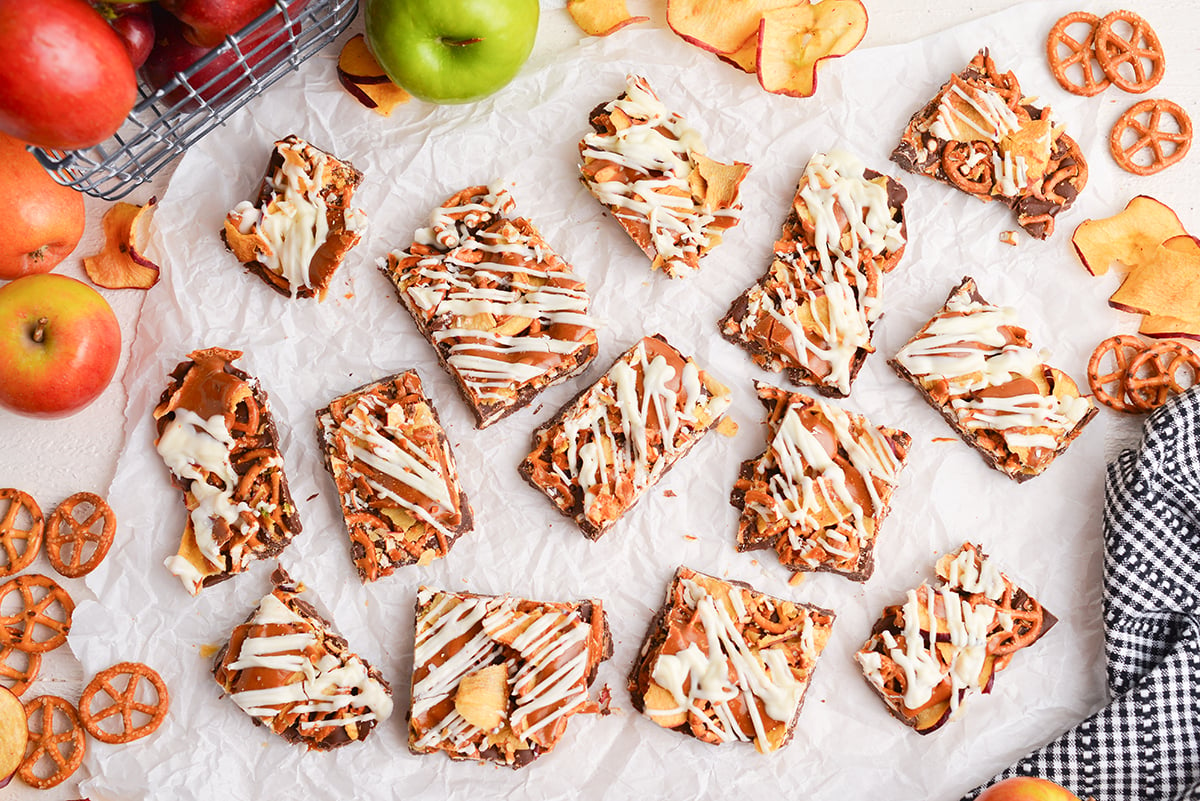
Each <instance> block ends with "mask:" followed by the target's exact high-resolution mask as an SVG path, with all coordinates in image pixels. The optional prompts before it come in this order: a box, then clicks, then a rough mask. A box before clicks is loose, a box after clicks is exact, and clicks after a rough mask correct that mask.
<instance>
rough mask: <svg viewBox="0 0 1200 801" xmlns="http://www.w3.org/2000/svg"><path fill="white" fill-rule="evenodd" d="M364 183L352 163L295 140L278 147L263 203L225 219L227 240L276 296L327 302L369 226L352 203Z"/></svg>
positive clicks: (245, 205)
mask: <svg viewBox="0 0 1200 801" xmlns="http://www.w3.org/2000/svg"><path fill="white" fill-rule="evenodd" d="M362 179H363V175H362V173H361V172H359V171H358V170H357V169H355V168H354V165H352V164H351V163H350V162H348V161H343V160H341V159H339V158H337V157H335V156H334V155H333V154H331V153H327V152H325V151H324V150H321V149H319V148H317V147H314V146H313V145H312V144H310V143H308V142H306V141H305V140H303V139H301V138H300V137H298V136H296V135H295V134H292V135H290V136H287V137H285V138H283V139H280V140H279V141H277V142H276V143H275V147H274V149H273V150H272V151H271V157H270V159H269V160H268V162H267V169H266V173H265V174H264V176H263V179H262V182H261V183H260V184H259V188H258V194H257V196H256V197H255V199H254V200H253V201H248V200H247V201H242V202H241V203H239V204H238V205H237V206H236V207H235V208H234V209H232V210H231V211H230V212H229V213H228V214H227V215H226V216H225V226H224V228H223V229H222V231H221V238H222V239H223V240H224V242H225V246H226V247H227V248H228V249H229V250H230V251H231V252H232V253H233V254H234V256H236V257H237V260H238V261H240V262H242V264H243V265H245V267H246V269H247V270H248V271H249V272H251V273H253V274H254V275H257V276H258V277H259V278H261V279H262V280H263V281H265V282H266V283H267V286H269V287H271V288H272V289H274V290H275V291H276V292H278V293H280V294H281V295H287V296H290V297H300V298H311V297H314V296H315V297H316V298H317V299H318V300H324V299H325V293H326V292H327V291H328V290H329V284H330V282H331V281H332V280H333V274H334V273H335V272H337V269H338V267H339V266H341V264H342V260H343V259H345V257H346V254H347V253H348V252H349V251H350V249H351V248H353V247H354V246H355V245H357V244H358V242H359V239H360V236H361V231H362V228H363V227H364V226H365V225H366V215H365V214H363V212H362V210H361V209H357V208H353V207H351V205H350V204H351V202H352V201H353V198H354V190H355V189H356V188H357V187H358V185H359V184H360V183H362Z"/></svg>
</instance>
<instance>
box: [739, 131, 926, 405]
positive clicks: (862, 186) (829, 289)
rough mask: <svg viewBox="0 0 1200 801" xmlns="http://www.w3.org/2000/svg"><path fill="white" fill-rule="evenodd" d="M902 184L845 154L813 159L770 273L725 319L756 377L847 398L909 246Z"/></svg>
mask: <svg viewBox="0 0 1200 801" xmlns="http://www.w3.org/2000/svg"><path fill="white" fill-rule="evenodd" d="M907 197H908V193H907V192H906V191H905V189H904V187H903V186H901V185H900V184H899V183H898V182H897V181H895V180H893V179H892V178H889V177H888V176H886V175H881V174H879V173H877V172H875V171H873V170H869V169H867V168H865V167H864V166H863V164H862V163H861V162H860V161H859V160H858V159H857V158H856V157H855V156H853V155H851V154H849V153H846V152H844V151H832V152H830V153H828V154H825V153H817V154H815V155H814V156H813V157H812V159H810V160H809V163H808V166H807V167H806V168H805V170H804V175H803V176H802V177H801V178H800V182H799V185H798V186H797V187H796V195H795V197H794V198H793V200H792V208H791V210H790V212H789V213H788V217H787V219H786V220H785V221H784V224H783V230H782V231H781V233H780V235H779V239H778V240H777V241H776V242H775V246H774V257H773V260H772V262H771V266H770V267H769V268H768V269H767V272H766V273H765V274H764V275H763V276H762V277H761V278H760V279H759V280H758V281H757V282H756V283H755V284H754V285H753V286H751V287H750V288H748V289H747V290H746V291H745V292H743V293H742V294H741V295H740V296H739V297H738V298H737V299H736V300H735V301H734V302H733V303H732V305H731V306H730V308H729V311H728V312H727V313H726V314H725V317H724V318H722V319H721V322H720V324H719V325H720V330H721V335H722V336H723V337H725V339H727V340H729V341H730V342H732V343H733V344H735V345H737V346H739V347H741V348H743V349H745V350H746V351H747V352H748V353H749V354H750V358H751V359H752V360H753V361H754V363H755V364H757V365H758V366H759V367H761V368H763V369H764V370H770V371H772V372H776V373H778V372H783V373H784V374H785V375H786V376H787V377H788V379H789V380H790V381H791V382H792V383H794V384H807V385H812V386H813V387H815V388H816V390H817V391H818V392H820V393H821V394H822V395H826V396H829V397H846V396H847V395H848V394H849V393H850V387H851V384H852V383H853V381H854V378H855V376H857V375H858V371H859V370H860V369H861V368H862V365H863V362H864V361H865V360H866V358H867V354H869V353H873V352H874V351H875V348H874V346H873V345H872V344H871V329H872V327H873V326H874V324H875V321H876V320H878V319H879V317H880V315H881V312H882V307H881V305H880V290H881V284H882V276H883V274H884V273H886V272H889V271H891V270H892V269H894V268H895V267H896V265H897V264H898V263H899V261H900V257H901V256H902V255H903V253H904V246H905V234H906V231H905V225H904V201H905V199H906V198H907Z"/></svg>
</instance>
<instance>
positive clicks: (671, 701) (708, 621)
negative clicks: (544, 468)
mask: <svg viewBox="0 0 1200 801" xmlns="http://www.w3.org/2000/svg"><path fill="white" fill-rule="evenodd" d="M833 620H834V613H833V612H831V611H829V610H828V609H821V608H819V607H816V606H809V605H807V604H800V603H796V602H794V601H788V600H785V599H783V598H776V597H774V596H771V595H767V594H765V593H762V592H759V591H757V590H755V589H753V588H751V587H750V586H748V585H746V584H742V583H740V582H731V581H725V580H722V579H719V578H716V577H714V576H707V575H705V574H703V573H697V572H696V571H694V570H690V569H688V568H686V567H680V568H679V570H678V571H677V572H676V573H675V578H674V579H673V580H672V581H671V584H670V586H669V587H668V589H667V598H666V601H665V603H664V605H663V607H662V608H661V609H660V610H659V612H658V614H657V616H656V617H655V618H654V621H653V622H652V623H651V624H650V630H649V632H648V633H647V635H646V639H645V641H644V643H643V644H642V650H641V652H640V655H639V656H638V659H637V661H636V662H635V663H634V666H633V670H632V671H631V672H630V674H629V694H630V696H631V697H632V700H633V705H634V707H636V708H637V709H638V711H640V712H642V713H644V714H645V715H646V716H647V717H649V718H650V719H651V720H653V721H654V722H655V723H657V724H658V725H660V726H662V727H663V728H667V729H675V730H676V731H679V732H682V733H684V734H688V735H691V736H693V737H696V738H697V739H700V740H703V741H704V742H707V743H712V744H713V745H721V744H722V743H727V742H733V741H740V742H753V743H754V745H755V747H756V748H757V749H758V750H759V752H761V753H769V752H771V751H776V750H778V749H779V748H782V747H783V746H784V745H786V744H787V742H788V741H789V740H790V739H791V737H792V733H793V731H794V730H795V727H796V721H797V719H798V718H799V715H800V707H801V705H802V704H803V703H804V694H805V692H806V691H807V689H808V685H809V682H810V681H811V679H812V674H813V670H814V669H815V668H816V664H817V659H818V657H820V655H821V651H822V650H823V649H824V648H825V643H826V642H827V641H828V639H829V633H830V631H831V629H832V628H833Z"/></svg>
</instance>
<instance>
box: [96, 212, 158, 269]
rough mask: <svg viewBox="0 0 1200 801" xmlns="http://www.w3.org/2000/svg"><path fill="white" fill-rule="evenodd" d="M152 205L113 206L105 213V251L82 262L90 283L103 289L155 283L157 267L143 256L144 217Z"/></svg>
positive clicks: (103, 222) (103, 223)
mask: <svg viewBox="0 0 1200 801" xmlns="http://www.w3.org/2000/svg"><path fill="white" fill-rule="evenodd" d="M154 203H155V199H154V198H150V202H148V203H147V204H146V205H144V206H138V205H135V204H133V203H124V202H117V203H114V204H113V206H112V208H110V209H109V210H108V211H107V212H105V214H104V220H103V221H102V223H101V224H102V225H103V227H104V249H103V250H101V251H100V252H99V253H97V254H96V255H94V256H88V257H86V258H84V260H83V269H84V271H85V272H86V273H87V276H88V278H90V279H92V283H93V284H95V285H96V286H101V287H104V288H105V289H149V288H150V287H152V286H154V285H155V284H157V283H158V277H159V275H158V265H157V264H155V263H154V262H152V261H150V260H149V259H147V258H146V257H145V256H143V255H142V253H143V252H144V251H145V245H144V244H142V242H141V240H142V238H143V237H144V235H145V233H144V226H143V224H144V222H145V220H144V218H143V215H144V214H145V213H146V212H147V211H148V210H149V209H150V207H151V206H153V205H154Z"/></svg>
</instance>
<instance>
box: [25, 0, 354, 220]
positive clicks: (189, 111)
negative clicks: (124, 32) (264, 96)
mask: <svg viewBox="0 0 1200 801" xmlns="http://www.w3.org/2000/svg"><path fill="white" fill-rule="evenodd" d="M357 11H358V0H307V2H305V0H286V1H285V0H275V7H274V8H272V9H271V10H269V11H267V12H266V13H265V14H263V15H262V16H260V17H259V18H258V19H256V20H255V21H254V22H252V23H250V24H249V25H248V26H246V27H245V28H244V29H243V30H241V31H239V32H238V34H237V35H236V36H229V37H226V39H225V41H224V42H223V43H222V44H221V45H219V46H218V47H216V48H215V49H213V51H212V52H210V53H208V54H207V55H205V56H204V57H203V58H202V59H200V60H199V61H197V62H196V63H195V64H193V65H192V66H190V67H188V68H187V69H186V70H185V71H183V72H180V73H177V74H176V75H175V77H173V78H172V79H171V80H170V81H168V82H167V83H166V84H164V85H163V86H161V87H159V88H157V89H155V88H154V87H151V86H150V85H149V84H148V83H146V81H145V80H144V78H141V77H140V78H139V83H138V93H139V96H140V99H139V101H138V102H137V104H136V105H135V106H134V107H133V111H131V112H130V114H129V118H128V119H127V120H126V121H125V123H124V124H123V125H122V126H121V129H120V130H119V131H117V133H116V134H114V135H113V136H112V137H110V138H109V139H108V140H106V141H104V142H101V143H100V144H98V145H94V146H92V147H89V148H86V149H82V150H70V151H58V150H43V149H40V148H39V149H35V150H34V151H33V152H34V155H35V156H37V158H38V160H39V161H40V162H41V163H42V166H43V167H45V168H46V170H47V171H49V172H50V174H51V175H52V176H53V177H54V179H55V180H56V181H58V182H59V183H61V184H65V185H67V186H71V187H74V188H76V189H78V190H80V191H81V192H86V193H87V194H89V195H94V196H95V197H98V198H103V199H105V200H116V199H118V198H121V197H124V196H125V195H127V194H129V192H131V191H133V189H134V188H135V187H136V186H137V185H138V184H140V183H143V182H145V181H147V180H149V179H150V178H151V176H153V175H154V174H155V173H157V172H158V171H159V170H161V169H162V168H163V167H166V166H167V165H168V164H170V163H171V161H172V160H173V159H174V158H175V157H176V156H179V155H182V154H183V152H184V151H186V150H187V149H188V148H189V147H190V146H191V145H193V144H195V143H196V142H197V141H199V140H200V138H201V137H203V136H204V135H205V134H207V133H208V132H209V131H211V130H212V129H213V128H215V127H216V126H217V125H219V124H220V123H221V122H222V121H224V120H225V119H227V118H228V117H229V116H230V115H231V114H233V113H234V112H235V111H237V110H238V109H240V108H241V107H242V106H244V105H246V103H247V102H249V101H250V100H251V99H252V98H253V97H255V96H256V95H258V94H259V93H261V92H262V91H263V90H264V89H266V88H267V87H268V86H270V85H271V84H273V83H275V81H277V80H279V79H280V78H281V77H283V76H284V75H285V74H287V73H288V72H289V71H291V70H294V69H297V68H298V67H299V66H300V64H301V63H302V62H303V61H304V60H305V59H307V58H308V57H309V56H311V55H313V54H314V53H316V52H317V51H318V50H320V49H322V48H323V47H325V46H326V45H328V44H329V43H330V42H332V41H333V40H334V39H335V38H337V36H338V34H340V33H341V32H342V31H343V30H345V29H346V27H347V26H348V25H349V24H350V22H351V21H352V20H353V19H354V15H355V14H356V13H357Z"/></svg>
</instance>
